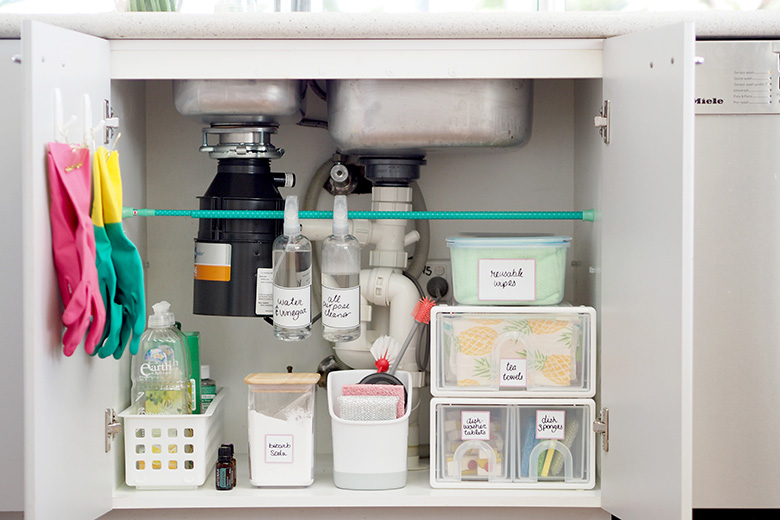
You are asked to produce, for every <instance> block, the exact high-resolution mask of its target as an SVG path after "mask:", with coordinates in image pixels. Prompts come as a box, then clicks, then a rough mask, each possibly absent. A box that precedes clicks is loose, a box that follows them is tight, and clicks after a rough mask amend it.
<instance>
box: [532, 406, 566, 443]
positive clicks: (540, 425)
mask: <svg viewBox="0 0 780 520" xmlns="http://www.w3.org/2000/svg"><path fill="white" fill-rule="evenodd" d="M565 436H566V411H565V410H537V411H536V438H537V439H554V440H557V441H562V440H563V439H564V437H565Z"/></svg>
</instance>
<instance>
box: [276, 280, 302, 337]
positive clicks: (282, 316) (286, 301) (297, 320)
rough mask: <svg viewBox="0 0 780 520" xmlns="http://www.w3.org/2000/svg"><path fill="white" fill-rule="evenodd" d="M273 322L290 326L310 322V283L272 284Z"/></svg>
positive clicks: (296, 326) (282, 325) (294, 326)
mask: <svg viewBox="0 0 780 520" xmlns="http://www.w3.org/2000/svg"><path fill="white" fill-rule="evenodd" d="M274 323H275V324H276V325H279V326H280V327H290V328H300V327H305V326H307V325H309V324H310V323H311V285H306V286H304V287H279V286H278V285H274Z"/></svg>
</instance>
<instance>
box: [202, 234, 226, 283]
mask: <svg viewBox="0 0 780 520" xmlns="http://www.w3.org/2000/svg"><path fill="white" fill-rule="evenodd" d="M231 251H232V248H231V246H230V244H210V243H206V242H195V279H196V280H206V281H209V282H229V281H230V259H231Z"/></svg>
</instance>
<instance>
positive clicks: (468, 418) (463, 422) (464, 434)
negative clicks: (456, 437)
mask: <svg viewBox="0 0 780 520" xmlns="http://www.w3.org/2000/svg"><path fill="white" fill-rule="evenodd" d="M460 439H461V440H463V441H468V440H471V439H479V440H485V441H489V440H490V412H472V411H468V412H461V414H460Z"/></svg>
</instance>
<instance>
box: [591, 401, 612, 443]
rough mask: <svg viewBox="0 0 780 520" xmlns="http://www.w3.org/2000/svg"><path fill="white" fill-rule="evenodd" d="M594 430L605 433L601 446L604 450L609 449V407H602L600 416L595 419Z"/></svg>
mask: <svg viewBox="0 0 780 520" xmlns="http://www.w3.org/2000/svg"><path fill="white" fill-rule="evenodd" d="M593 431H594V432H596V433H600V434H602V435H603V437H602V438H601V448H602V449H603V450H604V452H608V451H609V408H602V409H601V413H600V414H599V418H598V420H596V421H593Z"/></svg>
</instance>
